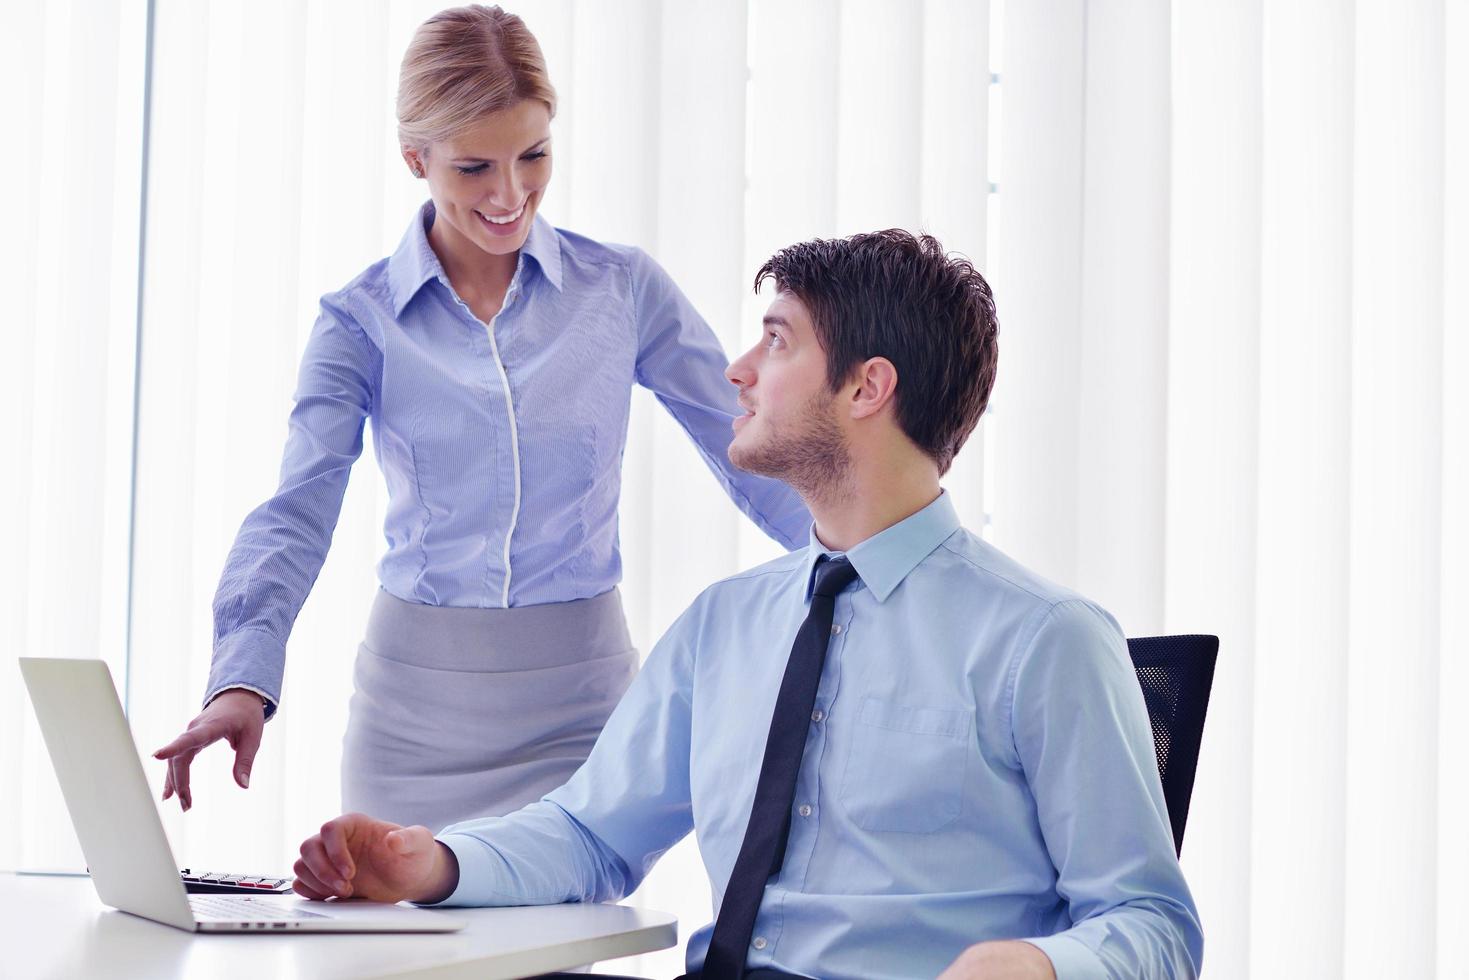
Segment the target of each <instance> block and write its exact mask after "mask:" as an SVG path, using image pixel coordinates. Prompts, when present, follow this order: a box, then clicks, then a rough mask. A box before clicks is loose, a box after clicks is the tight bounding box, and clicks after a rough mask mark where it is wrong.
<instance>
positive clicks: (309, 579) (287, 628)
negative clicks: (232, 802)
mask: <svg viewBox="0 0 1469 980" xmlns="http://www.w3.org/2000/svg"><path fill="white" fill-rule="evenodd" d="M380 371H381V354H380V353H379V351H378V350H377V348H376V347H375V346H373V344H372V343H371V341H369V340H368V338H367V336H366V335H365V334H364V333H363V332H362V330H361V328H359V327H358V326H357V325H356V323H355V322H354V321H353V320H352V318H351V317H350V315H349V314H347V313H346V311H344V310H342V309H341V308H340V307H337V306H335V305H334V304H333V305H328V303H327V301H325V300H324V301H323V303H322V313H321V316H320V317H319V318H318V319H317V321H316V325H315V327H314V328H313V329H312V331H311V338H310V340H309V341H308V342H307V344H306V351H305V354H304V355H303V356H302V359H301V372H300V378H299V381H298V384H297V387H296V404H295V407H294V408H293V409H292V411H291V417H290V428H289V432H288V434H287V437H286V448H285V453H284V458H283V459H282V462H281V476H280V484H279V486H278V488H277V489H276V492H275V494H274V495H272V496H271V497H270V499H269V500H267V501H265V503H263V504H261V505H260V506H259V507H257V508H255V510H253V511H251V512H250V514H249V516H247V517H246V518H245V521H244V524H243V525H242V526H241V527H240V532H239V534H238V535H237V536H236V538H235V544H234V547H232V548H231V549H230V553H229V557H228V558H226V560H225V565H224V572H223V574H221V576H220V580H219V589H218V591H217V592H216V593H215V597H214V662H213V666H212V668H211V669H210V674H209V687H208V691H207V693H206V695H205V702H206V703H208V701H209V700H210V699H212V698H214V697H215V696H216V695H217V694H218V693H219V692H221V691H223V690H225V689H226V688H231V687H242V688H246V689H248V690H252V691H255V692H257V693H259V694H261V695H262V696H264V697H265V698H266V699H267V700H268V702H269V703H268V705H267V707H266V716H267V717H269V716H270V714H271V713H273V711H274V710H275V705H276V704H277V703H278V702H279V700H280V689H281V676H282V674H283V672H284V670H285V652H286V639H287V638H288V637H289V636H290V632H291V627H292V626H293V625H294V624H295V621H296V615H297V614H298V613H299V612H300V611H301V606H302V604H303V603H305V601H306V596H307V595H308V594H309V593H310V591H311V587H312V585H313V584H315V582H316V576H317V574H318V573H319V572H320V571H321V566H322V563H323V562H324V561H325V560H326V553H327V549H328V548H329V547H330V546H331V539H332V532H333V531H334V530H335V529H336V525H337V517H338V516H339V514H340V513H341V508H342V497H343V495H344V494H345V492H346V489H347V477H348V475H349V473H350V471H351V468H352V464H353V463H354V462H356V460H357V457H358V456H360V455H361V453H362V427H363V423H364V420H365V419H366V417H367V415H368V414H369V413H370V412H371V411H372V393H373V391H374V390H375V386H376V379H377V377H378V375H379V373H380Z"/></svg>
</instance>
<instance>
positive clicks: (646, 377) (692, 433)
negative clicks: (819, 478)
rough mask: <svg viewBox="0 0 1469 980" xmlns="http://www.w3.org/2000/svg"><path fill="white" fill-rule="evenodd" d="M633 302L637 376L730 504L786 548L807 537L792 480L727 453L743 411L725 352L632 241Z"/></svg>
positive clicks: (802, 509)
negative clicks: (761, 472) (749, 467)
mask: <svg viewBox="0 0 1469 980" xmlns="http://www.w3.org/2000/svg"><path fill="white" fill-rule="evenodd" d="M629 273H630V275H631V276H632V289H633V299H634V302H635V303H636V305H637V310H636V314H637V324H638V358H637V380H638V384H640V385H642V386H643V387H645V388H647V389H648V390H650V391H652V392H653V394H655V395H656V396H657V397H658V400H659V401H660V402H662V403H663V407H664V408H666V409H668V411H669V414H671V415H672V416H673V417H674V418H675V419H676V420H677V421H678V423H679V425H681V426H683V430H684V431H685V432H686V433H688V435H689V438H690V439H692V440H693V441H694V445H695V446H697V447H698V449H699V453H700V455H702V456H703V457H704V462H705V463H707V464H708V466H709V469H710V470H712V471H713V473H714V477H715V479H717V480H718V481H719V484H720V486H722V487H724V491H725V493H727V494H729V496H730V499H731V500H733V501H734V502H735V505H736V506H738V507H739V508H740V510H742V511H744V512H745V513H746V514H747V515H748V516H749V517H750V519H751V520H753V521H754V522H755V523H756V524H758V525H759V526H760V528H761V530H763V531H764V532H765V533H766V534H768V535H770V536H771V537H772V538H774V539H775V540H776V541H779V542H780V543H781V544H782V545H784V546H785V547H786V548H800V547H804V546H805V545H806V544H807V543H808V542H809V540H810V538H809V534H810V528H811V515H810V513H808V512H807V510H806V505H805V504H803V503H802V502H801V498H800V497H799V496H797V495H796V492H795V491H794V490H792V489H791V488H790V487H788V486H786V485H785V484H784V483H781V482H780V481H779V480H772V479H769V478H768V477H763V476H755V475H754V474H752V473H746V472H745V471H743V470H741V469H738V468H737V467H735V466H734V464H732V463H731V462H730V461H729V443H730V439H731V438H732V436H733V433H732V431H731V430H730V423H731V422H733V421H734V419H735V418H736V417H737V416H738V415H740V414H742V412H741V410H740V408H739V406H738V405H737V404H736V403H735V395H736V394H737V392H736V391H735V387H734V385H732V384H730V382H729V380H728V379H727V378H725V376H724V371H725V368H727V367H728V366H729V358H727V357H726V356H725V354H724V349H723V348H722V347H720V345H719V338H718V337H716V336H715V335H714V331H713V330H711V329H710V328H709V324H708V323H706V322H704V318H703V317H701V316H700V315H699V312H698V311H697V310H695V309H694V307H693V304H691V303H690V302H689V301H688V298H687V297H685V296H684V294H683V293H682V292H681V291H680V290H679V288H678V286H676V285H675V284H674V282H673V280H672V279H671V278H669V276H668V273H666V272H664V271H663V269H662V267H661V266H659V265H658V263H657V262H654V261H653V260H652V259H651V258H650V257H649V256H648V255H647V254H646V253H644V252H642V251H641V250H638V249H634V250H633V252H632V260H631V262H630V265H629Z"/></svg>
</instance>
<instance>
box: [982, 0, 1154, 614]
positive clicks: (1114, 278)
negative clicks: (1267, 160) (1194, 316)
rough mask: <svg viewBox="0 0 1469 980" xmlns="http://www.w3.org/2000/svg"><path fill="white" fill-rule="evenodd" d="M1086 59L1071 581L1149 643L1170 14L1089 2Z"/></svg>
mask: <svg viewBox="0 0 1469 980" xmlns="http://www.w3.org/2000/svg"><path fill="white" fill-rule="evenodd" d="M1084 57H1085V59H1086V88H1085V96H1084V97H1085V103H1084V106H1083V119H1084V128H1083V139H1084V141H1085V151H1084V153H1083V154H1082V161H1083V166H1084V170H1083V173H1082V186H1081V195H1082V215H1081V239H1080V254H1081V256H1082V261H1081V299H1080V307H1079V315H1078V316H1077V317H1076V329H1077V331H1078V333H1079V339H1078V345H1077V351H1076V354H1077V357H1078V358H1079V362H1080V369H1079V376H1078V377H1077V379H1076V384H1077V391H1076V398H1077V402H1078V405H1079V408H1080V410H1079V411H1078V412H1077V413H1076V420H1077V426H1078V429H1077V444H1076V451H1077V463H1076V571H1075V574H1074V576H1072V577H1071V578H1069V579H1066V580H1065V581H1068V583H1069V584H1072V585H1074V587H1075V588H1077V589H1078V590H1079V591H1081V592H1082V593H1084V594H1086V595H1089V596H1092V597H1094V598H1096V599H1097V600H1098V601H1099V602H1101V603H1102V604H1103V605H1104V606H1106V607H1107V608H1108V609H1109V610H1111V611H1112V613H1113V615H1115V616H1116V617H1117V618H1118V620H1119V621H1120V622H1121V623H1122V625H1123V626H1124V627H1126V628H1127V629H1128V630H1129V631H1130V632H1131V633H1132V634H1133V635H1147V634H1155V633H1157V632H1159V631H1160V630H1161V628H1162V625H1163V492H1164V481H1163V476H1164V453H1163V448H1164V439H1165V434H1166V428H1167V427H1166V424H1165V420H1166V419H1167V417H1168V415H1167V410H1166V408H1167V393H1168V386H1167V357H1168V354H1167V351H1168V344H1167V338H1168V297H1169V290H1168V272H1169V262H1168V242H1169V235H1168V216H1169V207H1168V203H1169V194H1168V163H1169V132H1170V131H1169V125H1168V108H1169V98H1168V92H1169V88H1168V75H1169V65H1170V60H1169V16H1168V4H1167V3H1166V2H1164V0H1149V2H1146V3H1138V2H1135V0H1126V2H1122V0H1104V2H1093V3H1091V4H1089V5H1088V6H1087V8H1086V48H1085V51H1084ZM1001 193H1002V194H1003V193H1004V189H1003V187H1002V189H1001ZM1001 350H1002V351H1003V350H1004V344H1003V342H1002V343H1001ZM1001 363H1002V364H1003V363H1004V360H1003V357H1002V359H1001ZM1018 451H1022V452H1023V451H1025V447H1024V445H1022V446H1020V447H1018Z"/></svg>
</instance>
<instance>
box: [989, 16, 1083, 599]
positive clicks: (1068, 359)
mask: <svg viewBox="0 0 1469 980" xmlns="http://www.w3.org/2000/svg"><path fill="white" fill-rule="evenodd" d="M1085 10H1086V6H1085V4H1084V3H1083V2H1082V0H1041V2H1039V3H1007V4H1005V22H1004V32H1003V36H1002V38H1001V40H1000V43H1001V46H1002V48H1003V51H1004V54H1003V58H1004V72H1003V75H1002V80H1001V89H1002V92H1003V97H1004V104H1005V111H1004V120H1003V123H1002V126H1003V128H1002V130H1001V133H1000V140H1001V143H1002V146H1003V150H1002V152H1003V154H1004V163H1003V164H1002V165H1001V170H1002V173H1003V177H1002V181H1001V183H1000V193H999V200H1000V201H1001V207H1002V209H1003V217H1002V219H1001V221H1000V224H999V229H998V246H997V255H996V258H998V259H999V260H1000V261H999V262H998V263H997V273H996V275H995V277H994V280H993V283H992V284H993V286H994V289H995V294H996V303H997V306H998V308H999V316H1000V367H999V377H998V378H997V380H996V382H995V394H994V399H995V402H996V408H997V415H996V419H997V423H998V427H999V439H998V446H997V450H996V454H995V471H996V472H995V484H996V487H995V500H994V501H993V502H992V503H991V504H990V508H989V509H990V511H991V513H992V514H993V515H994V522H995V542H996V543H997V544H998V545H999V546H1000V547H1002V548H1005V549H1009V550H1012V551H1013V553H1015V554H1018V555H1023V556H1024V560H1025V561H1028V562H1029V563H1030V564H1031V566H1032V567H1033V568H1035V569H1036V570H1037V571H1039V572H1040V573H1041V574H1043V575H1047V576H1049V577H1051V578H1053V579H1055V580H1057V581H1060V582H1074V581H1075V580H1076V570H1077V561H1076V551H1077V535H1076V519H1077V501H1078V499H1079V498H1080V488H1079V487H1078V486H1077V477H1078V472H1079V471H1078V454H1077V435H1078V423H1079V421H1080V416H1079V414H1078V412H1077V410H1076V404H1075V393H1076V391H1077V386H1078V384H1079V383H1080V380H1081V375H1080V354H1081V320H1080V317H1079V313H1080V310H1081V230H1082V184H1083V181H1082V172H1083V161H1084V159H1085V158H1084V156H1083V154H1082V146H1083V133H1084V122H1085V111H1084V110H1085V92H1084V88H1083V80H1084V77H1085V75H1084V71H1083V67H1084V64H1085V59H1084V57H1083V55H1084V52H1085V47H1086V38H1085ZM1058 395H1059V397H1058Z"/></svg>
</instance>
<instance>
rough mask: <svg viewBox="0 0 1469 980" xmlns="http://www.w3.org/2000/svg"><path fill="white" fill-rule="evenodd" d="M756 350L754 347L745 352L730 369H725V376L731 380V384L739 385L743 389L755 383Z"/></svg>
mask: <svg viewBox="0 0 1469 980" xmlns="http://www.w3.org/2000/svg"><path fill="white" fill-rule="evenodd" d="M756 349H757V347H752V348H750V349H749V350H747V351H745V352H744V353H743V354H741V355H740V356H739V357H737V358H735V359H734V361H733V362H732V363H731V364H730V366H729V367H727V368H725V369H724V376H725V377H726V378H728V379H729V380H730V383H731V384H735V385H739V386H740V387H741V388H748V387H750V385H752V384H754V383H755V351H756Z"/></svg>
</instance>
